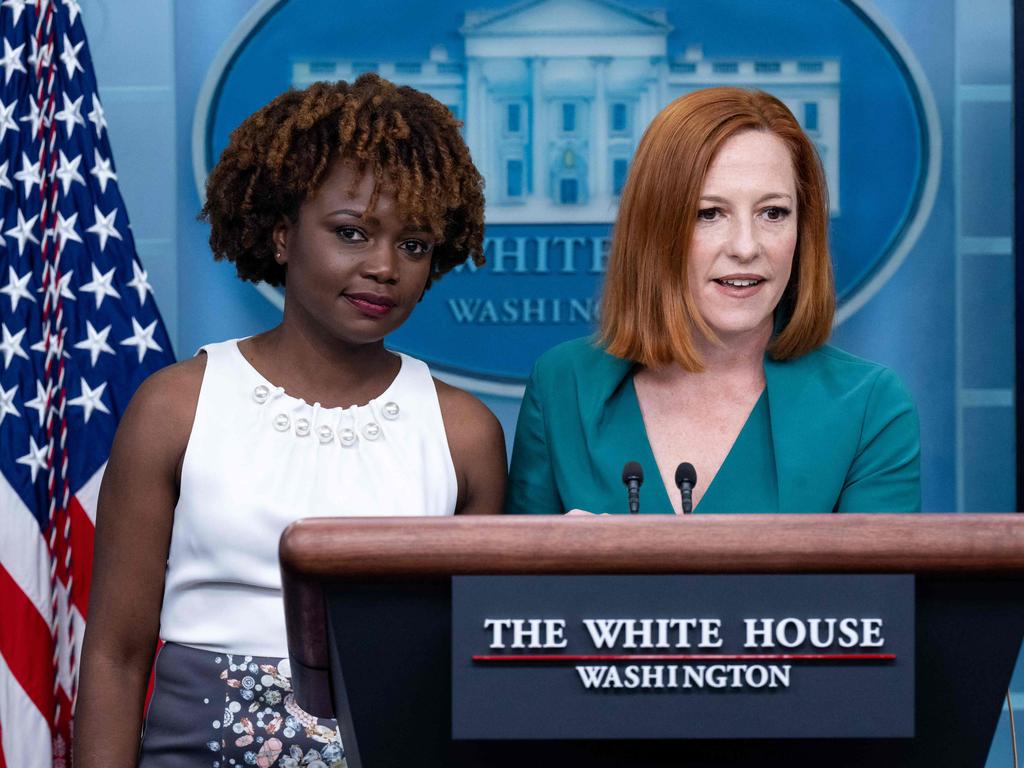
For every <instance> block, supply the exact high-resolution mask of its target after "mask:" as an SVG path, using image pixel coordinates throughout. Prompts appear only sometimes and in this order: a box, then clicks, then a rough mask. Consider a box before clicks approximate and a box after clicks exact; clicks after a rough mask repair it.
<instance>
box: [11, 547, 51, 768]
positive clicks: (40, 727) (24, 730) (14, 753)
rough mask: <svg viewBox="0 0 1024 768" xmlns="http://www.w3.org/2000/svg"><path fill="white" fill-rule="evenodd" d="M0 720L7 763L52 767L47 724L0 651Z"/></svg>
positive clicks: (23, 767)
mask: <svg viewBox="0 0 1024 768" xmlns="http://www.w3.org/2000/svg"><path fill="white" fill-rule="evenodd" d="M0 538H2V537H0ZM0 723H3V748H4V760H6V762H7V765H9V766H11V768H14V766H17V767H18V768H52V766H53V762H52V753H51V742H50V739H51V736H50V726H49V724H48V723H47V722H46V719H45V718H44V717H43V715H42V713H41V712H40V711H39V710H38V709H36V705H35V704H33V703H32V700H31V699H30V698H29V697H28V696H26V695H25V692H24V691H23V690H22V689H21V686H20V685H18V681H17V680H15V679H14V676H13V675H12V674H11V670H10V668H8V666H7V661H6V660H5V659H4V657H3V654H0Z"/></svg>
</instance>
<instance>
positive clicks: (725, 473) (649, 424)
mask: <svg viewBox="0 0 1024 768" xmlns="http://www.w3.org/2000/svg"><path fill="white" fill-rule="evenodd" d="M827 228H828V194H827V189H826V185H825V178H824V174H823V172H822V169H821V164H820V161H819V158H818V155H817V153H816V151H815V149H814V145H813V144H812V143H811V141H810V139H809V138H808V137H807V135H806V134H805V133H804V132H803V130H802V129H801V128H800V126H799V124H798V123H797V121H796V119H795V118H794V117H793V115H792V113H791V112H790V111H789V110H788V109H787V108H786V106H785V105H784V104H783V103H782V102H781V101H779V100H778V99H776V98H775V97H773V96H771V95H769V94H767V93H763V92H760V91H753V90H744V89H739V88H711V89H707V90H702V91H697V92H694V93H691V94H688V95H686V96H683V97H681V98H679V99H677V100H676V101H674V102H672V103H671V104H669V105H668V106H667V107H666V108H665V109H664V110H662V112H661V113H660V114H659V115H658V116H657V117H655V119H654V121H653V122H652V123H651V125H650V127H649V128H648V129H647V131H646V133H645V134H644V137H643V139H642V140H641V142H640V146H639V147H638V149H637V152H636V157H635V159H634V161H633V166H632V168H631V169H630V174H629V179H628V181H627V183H626V186H625V189H624V190H623V193H622V199H621V204H620V207H619V215H618V220H617V221H616V225H615V232H614V236H613V241H612V247H611V254H610V258H609V264H608V272H607V276H606V280H605V285H604V295H603V299H602V310H601V328H600V333H599V336H598V338H597V339H596V340H595V339H578V340H576V341H572V342H568V343H566V344H563V345H561V346H559V347H556V348H555V349H553V350H551V351H549V352H548V353H546V354H545V355H544V356H542V357H541V359H540V360H539V361H538V362H537V364H536V366H535V368H534V372H533V375H532V377H531V379H530V382H529V385H528V386H527V391H526V396H525V398H524V401H523V406H522V410H521V411H520V416H519V424H518V427H517V429H516V437H515V447H514V451H513V457H512V466H511V472H510V478H509V495H508V503H507V505H506V511H510V512H516V513H561V512H565V511H567V510H570V509H573V508H580V509H585V510H588V511H592V512H625V511H626V505H625V503H623V501H624V499H623V489H622V486H621V485H620V483H619V479H620V471H621V470H622V467H623V464H624V463H626V462H628V461H633V460H635V461H639V463H640V464H641V465H642V466H646V467H647V468H648V470H649V471H650V470H654V469H655V468H656V469H657V476H659V477H660V478H661V480H662V481H663V482H662V483H653V482H652V483H651V484H650V485H649V486H648V490H647V491H646V493H645V495H644V507H643V510H642V511H644V512H663V513H672V512H676V513H679V512H681V511H684V509H683V502H682V499H681V495H680V494H679V493H677V492H676V491H675V487H676V485H677V484H678V482H677V478H676V474H677V467H678V465H679V464H680V462H688V463H691V464H692V465H693V466H694V467H695V474H696V477H697V482H696V483H695V485H694V487H693V489H692V494H691V495H690V499H689V501H690V502H691V503H692V508H693V510H694V511H700V512H709V513H710V512H777V511H779V512H830V511H836V512H840V511H851V512H852V511H857V512H910V511H918V510H919V508H920V441H919V429H918V421H917V415H916V412H915V409H914V406H913V404H912V402H911V400H910V398H909V396H908V394H907V392H906V390H905V389H904V388H903V386H902V384H901V383H900V382H899V380H898V379H897V377H896V376H895V374H894V373H893V372H892V371H890V370H889V369H887V368H884V367H883V366H880V365H877V364H875V363H871V362H868V361H866V360H861V359H859V358H856V357H854V356H852V355H849V354H847V353H845V352H842V351H840V350H838V349H835V348H834V347H829V346H826V345H825V342H826V340H827V339H828V337H829V334H830V332H831V330H832V323H833V315H834V311H835V289H834V285H833V278H832V266H831V261H830V258H829V252H828V231H827ZM680 479H681V478H680ZM652 486H653V488H652ZM667 489H672V490H671V492H669V490H667ZM685 511H690V510H689V509H687V510H685Z"/></svg>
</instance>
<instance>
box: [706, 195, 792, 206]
mask: <svg viewBox="0 0 1024 768" xmlns="http://www.w3.org/2000/svg"><path fill="white" fill-rule="evenodd" d="M700 199H701V201H702V202H704V201H706V202H709V203H720V204H723V205H725V204H728V203H730V202H731V201H730V200H729V199H728V198H725V197H719V196H718V195H701V196H700ZM769 200H789V201H790V202H792V201H793V196H792V195H790V194H789V193H788V192H768V193H767V194H764V195H761V196H760V197H759V198H757V200H755V201H754V205H760V204H761V203H765V202H767V201H769Z"/></svg>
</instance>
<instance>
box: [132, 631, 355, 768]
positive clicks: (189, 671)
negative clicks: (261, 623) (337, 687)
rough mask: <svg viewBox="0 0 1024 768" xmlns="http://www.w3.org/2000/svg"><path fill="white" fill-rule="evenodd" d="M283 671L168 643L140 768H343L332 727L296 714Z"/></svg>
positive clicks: (271, 661)
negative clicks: (201, 767) (254, 767)
mask: <svg viewBox="0 0 1024 768" xmlns="http://www.w3.org/2000/svg"><path fill="white" fill-rule="evenodd" d="M288 672H289V667H288V660H287V659H277V658H272V657H264V656H240V655H231V654H225V653H213V652H210V651H202V650H199V649H197V648H191V647H188V646H184V645H177V644H175V643H167V644H166V645H165V646H164V647H163V648H161V650H160V654H159V656H158V657H157V661H156V682H155V685H154V687H153V698H152V700H151V701H150V705H149V711H148V713H147V715H146V724H145V730H144V733H143V737H142V748H141V751H140V755H139V768H199V767H200V766H203V768H231V767H232V766H246V765H255V766H258V768H271V766H273V767H274V768H346V763H345V751H344V749H343V748H342V745H341V740H340V739H339V737H338V728H337V724H336V723H335V722H334V721H333V720H318V719H317V718H316V717H313V716H312V715H310V714H309V713H307V712H305V711H304V710H302V709H300V708H299V706H298V705H297V704H296V703H295V700H294V698H293V697H292V690H291V681H290V680H289V677H288Z"/></svg>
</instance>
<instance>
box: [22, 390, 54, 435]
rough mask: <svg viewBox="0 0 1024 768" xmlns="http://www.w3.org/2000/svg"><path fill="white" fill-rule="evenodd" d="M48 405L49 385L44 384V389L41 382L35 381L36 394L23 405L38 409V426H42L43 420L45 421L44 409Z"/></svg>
mask: <svg viewBox="0 0 1024 768" xmlns="http://www.w3.org/2000/svg"><path fill="white" fill-rule="evenodd" d="M49 405H50V385H49V384H47V385H46V389H43V382H41V381H36V396H35V398H34V399H32V400H26V401H25V407H27V408H32V409H34V410H36V411H39V426H40V427H42V426H43V422H44V421H46V409H47V408H48V407H49Z"/></svg>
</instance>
